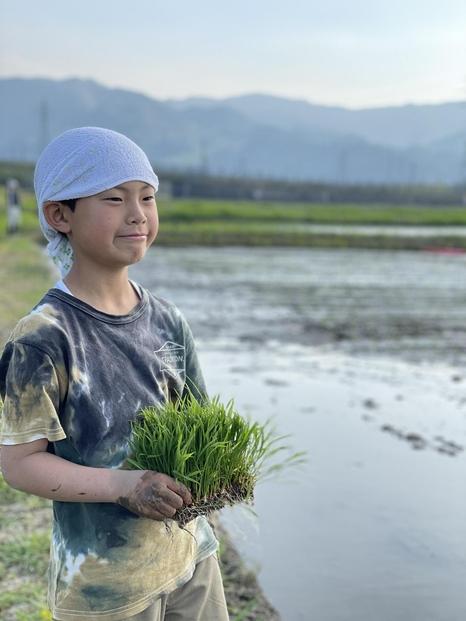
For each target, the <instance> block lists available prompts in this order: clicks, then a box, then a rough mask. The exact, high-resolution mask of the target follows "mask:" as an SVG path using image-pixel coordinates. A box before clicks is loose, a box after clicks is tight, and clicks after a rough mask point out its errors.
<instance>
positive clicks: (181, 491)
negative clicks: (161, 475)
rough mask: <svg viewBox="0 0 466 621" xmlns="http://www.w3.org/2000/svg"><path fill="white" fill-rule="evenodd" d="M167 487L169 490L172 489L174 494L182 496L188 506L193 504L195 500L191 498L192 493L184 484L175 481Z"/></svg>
mask: <svg viewBox="0 0 466 621" xmlns="http://www.w3.org/2000/svg"><path fill="white" fill-rule="evenodd" d="M167 487H168V489H171V490H172V492H176V493H177V494H178V495H179V496H181V498H182V499H183V501H184V503H185V504H186V505H190V504H192V502H193V499H192V497H191V492H190V491H189V489H188V488H187V487H186V485H183V483H179V482H178V481H175V480H173V482H170V483H168V484H167Z"/></svg>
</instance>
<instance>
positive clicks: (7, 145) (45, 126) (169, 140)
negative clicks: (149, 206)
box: [0, 78, 466, 185]
mask: <svg viewBox="0 0 466 621" xmlns="http://www.w3.org/2000/svg"><path fill="white" fill-rule="evenodd" d="M0 101H1V104H0V105H1V115H0V159H2V160H12V161H34V160H35V159H36V158H37V155H38V154H39V153H40V151H41V149H42V148H43V147H44V146H45V144H46V143H47V142H48V141H49V140H50V139H52V138H53V137H54V136H56V135H58V134H59V133H61V132H62V131H65V130H66V129H69V128H71V127H77V126H83V125H96V126H102V127H109V128H111V129H114V130H116V131H120V132H123V133H124V134H126V135H128V136H129V137H131V138H132V139H133V140H135V141H136V142H137V143H138V144H139V145H140V146H141V147H142V148H143V149H144V150H145V151H146V152H147V154H148V156H149V158H150V159H151V161H152V163H153V165H154V167H155V169H156V170H159V171H163V170H180V171H185V170H187V171H201V172H203V173H208V174H213V175H224V176H234V177H238V176H240V177H243V176H245V177H260V178H272V179H285V180H299V181H303V180H306V181H321V182H331V183H344V184H351V183H368V184H387V185H390V184H447V185H453V184H462V183H465V182H466V101H465V102H450V103H443V104H431V105H406V106H391V107H383V108H367V109H358V110H352V109H347V108H343V107H331V106H322V105H316V104H313V103H309V102H307V101H304V100H291V99H286V98H283V97H276V96H270V95H260V94H249V95H242V96H237V97H229V98H225V99H209V98H204V97H203V98H201V97H191V98H187V99H183V100H171V99H168V100H161V99H154V98H151V97H148V96H147V95H144V94H141V93H137V92H133V91H129V90H124V89H120V88H109V87H107V86H104V85H102V84H99V83H97V82H95V81H93V80H82V79H76V78H72V79H66V80H51V79H47V78H31V79H29V78H3V79H0Z"/></svg>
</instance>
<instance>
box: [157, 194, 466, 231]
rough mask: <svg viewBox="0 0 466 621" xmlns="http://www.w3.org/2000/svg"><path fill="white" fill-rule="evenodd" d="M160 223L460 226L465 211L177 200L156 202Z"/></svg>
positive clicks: (406, 206)
mask: <svg viewBox="0 0 466 621" xmlns="http://www.w3.org/2000/svg"><path fill="white" fill-rule="evenodd" d="M158 205H159V211H160V218H161V222H162V223H163V222H165V223H183V222H184V223H201V222H206V221H208V222H216V223H218V224H219V223H220V222H223V223H226V222H244V223H254V222H255V223H256V224H260V223H271V222H280V223H285V222H287V223H300V222H301V223H307V224H309V223H313V224H391V225H416V226H420V225H439V226H440V225H441V226H443V225H445V226H447V225H448V226H452V225H457V224H458V225H459V224H466V207H465V206H461V205H458V207H448V208H447V207H430V206H425V207H422V206H419V207H414V206H412V205H386V204H377V203H374V204H369V205H357V204H352V203H340V204H338V203H275V202H274V203H272V202H258V201H257V202H256V201H219V200H209V199H202V200H200V199H197V200H196V199H177V200H164V201H159V202H158Z"/></svg>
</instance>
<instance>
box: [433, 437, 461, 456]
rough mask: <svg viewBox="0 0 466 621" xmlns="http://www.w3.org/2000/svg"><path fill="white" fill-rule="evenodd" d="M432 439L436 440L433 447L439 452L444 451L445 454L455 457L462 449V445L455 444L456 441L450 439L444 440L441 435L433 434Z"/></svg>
mask: <svg viewBox="0 0 466 621" xmlns="http://www.w3.org/2000/svg"><path fill="white" fill-rule="evenodd" d="M434 440H435V441H436V442H437V445H436V446H435V449H436V450H437V451H438V452H439V453H444V454H445V455H450V457H455V455H457V454H458V453H461V451H463V450H464V447H463V446H461V444H456V442H452V441H451V440H446V439H445V438H444V437H442V436H435V438H434Z"/></svg>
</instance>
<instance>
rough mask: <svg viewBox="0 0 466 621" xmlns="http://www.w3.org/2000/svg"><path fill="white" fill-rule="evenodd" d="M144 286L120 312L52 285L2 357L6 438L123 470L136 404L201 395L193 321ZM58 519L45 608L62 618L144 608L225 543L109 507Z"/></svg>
mask: <svg viewBox="0 0 466 621" xmlns="http://www.w3.org/2000/svg"><path fill="white" fill-rule="evenodd" d="M140 291H141V299H140V301H139V303H138V304H137V306H136V307H135V308H134V309H133V310H132V311H131V312H130V313H129V314H127V315H124V316H116V315H109V314H106V313H103V312H100V311H98V310H96V309H95V308H93V307H92V306H89V305H88V304H86V303H84V302H82V301H81V300H79V299H77V298H75V297H73V296H71V295H69V294H67V293H65V292H63V291H60V290H58V289H55V288H54V289H50V290H49V291H48V292H47V294H46V295H45V296H44V298H43V299H42V300H41V301H40V302H39V304H38V305H37V306H36V307H35V308H34V309H33V311H32V312H31V313H30V314H29V315H28V316H27V317H25V318H23V319H22V320H21V321H20V322H19V323H18V324H17V326H16V328H15V329H14V331H13V333H12V335H11V336H10V339H9V341H8V343H7V344H6V346H5V349H4V351H3V355H2V357H1V359H0V395H1V398H2V400H3V402H4V403H3V415H2V420H1V423H2V424H1V434H0V443H1V444H21V443H24V442H31V441H33V440H37V439H39V438H47V439H48V440H49V445H48V450H49V452H52V453H55V454H56V455H58V456H60V457H62V458H64V459H67V460H69V461H72V462H74V463H76V464H80V465H83V466H92V467H101V468H119V467H121V466H122V465H123V464H124V462H125V460H126V458H127V457H128V453H129V449H128V441H129V438H130V421H132V420H134V418H135V417H136V415H137V413H138V411H139V410H140V408H141V407H143V406H148V405H154V404H159V403H161V402H164V401H166V400H168V399H173V398H174V397H175V396H176V395H179V394H183V392H184V391H186V389H187V387H188V388H190V389H191V390H195V388H197V389H198V390H199V391H200V392H201V393H202V392H205V386H204V380H203V377H202V374H201V370H200V367H199V364H198V359H197V356H196V352H195V346H194V341H193V337H192V334H191V331H190V329H189V326H188V324H187V323H186V320H185V319H184V318H183V316H182V315H181V313H180V312H179V311H178V309H177V308H176V307H175V306H174V305H173V304H170V303H168V302H167V301H165V300H163V299H161V298H158V297H155V296H153V295H152V294H150V293H149V292H148V291H147V290H145V289H143V288H141V289H140ZM53 518H54V519H53V532H52V543H51V560H50V567H49V605H50V608H51V610H52V614H53V617H54V618H56V619H59V620H63V621H78V620H79V621H83V619H86V621H87V620H93V619H104V620H105V621H117V620H119V619H125V618H126V617H129V616H131V615H134V614H137V613H138V612H140V611H142V610H144V609H145V608H146V607H147V606H148V605H149V604H150V603H151V601H152V600H153V599H154V598H155V597H157V596H159V595H162V594H166V593H169V592H170V591H172V590H173V589H175V588H177V587H178V586H180V585H181V584H183V583H184V582H186V581H187V580H188V579H189V578H190V577H191V576H192V574H193V571H194V567H195V564H196V563H197V562H199V561H200V560H202V559H203V558H206V557H207V556H209V555H210V554H212V553H214V552H215V551H216V549H217V547H218V541H217V539H216V538H215V535H214V533H213V531H212V529H211V527H210V525H209V523H208V522H207V520H206V519H205V518H203V517H202V518H197V519H195V520H193V521H192V522H190V523H189V524H187V525H186V527H185V528H186V530H183V529H181V528H179V527H178V525H177V523H176V522H173V521H172V520H170V524H171V525H172V527H171V529H167V528H166V525H165V524H164V522H160V521H155V520H149V519H146V518H141V517H138V516H136V515H135V514H133V513H131V512H130V511H128V510H126V509H125V508H123V507H121V506H119V505H117V504H113V503H69V502H54V503H53Z"/></svg>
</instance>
